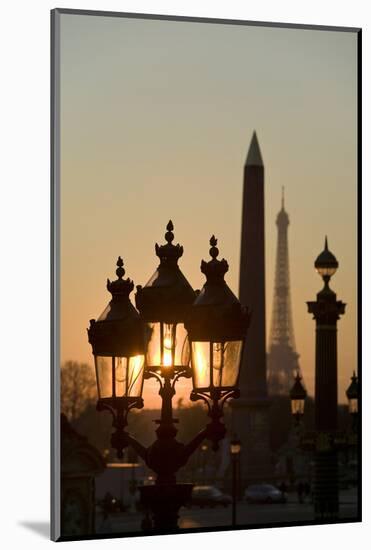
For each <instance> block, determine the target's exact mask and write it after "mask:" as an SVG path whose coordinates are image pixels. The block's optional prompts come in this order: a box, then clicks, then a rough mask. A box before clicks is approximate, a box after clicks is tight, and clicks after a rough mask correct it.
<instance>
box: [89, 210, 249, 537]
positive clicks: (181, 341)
mask: <svg viewBox="0 0 371 550" xmlns="http://www.w3.org/2000/svg"><path fill="white" fill-rule="evenodd" d="M165 239H166V244H165V245H162V246H159V245H157V244H156V246H155V250H156V254H157V256H158V257H159V259H160V264H159V266H158V268H157V270H156V271H155V273H154V275H153V276H152V277H151V278H150V280H149V281H148V283H147V284H146V285H145V286H144V287H142V286H138V287H137V294H136V306H137V309H138V310H139V312H138V311H137V310H136V309H135V308H134V306H133V305H132V304H131V302H130V300H129V294H130V292H131V290H132V289H133V283H132V281H130V280H129V279H127V280H125V281H124V280H123V279H122V277H123V275H124V273H125V271H124V270H123V267H122V266H123V262H122V260H121V258H119V261H118V264H117V265H118V269H117V271H116V273H117V275H118V280H117V281H114V282H113V283H111V282H110V281H108V283H107V288H108V290H110V292H111V293H112V295H113V298H112V300H111V302H110V304H109V305H108V306H107V308H106V309H105V311H104V312H103V314H102V315H101V316H100V317H99V318H98V320H97V321H95V320H92V321H91V322H90V328H89V330H88V335H89V342H90V343H91V345H92V348H93V354H94V357H95V364H96V375H97V383H98V403H97V408H98V409H99V410H102V409H107V410H109V411H110V412H111V413H112V415H113V425H114V427H116V432H115V433H114V434H113V436H112V438H111V444H112V446H113V447H114V448H116V449H117V453H118V457H119V458H122V451H123V449H124V448H125V447H127V446H128V445H131V447H132V448H133V449H134V450H135V451H136V452H137V454H138V455H139V456H140V457H141V458H142V459H143V460H144V461H145V463H146V464H147V466H148V467H149V468H151V469H152V470H153V471H154V472H155V473H156V483H155V485H148V486H143V487H141V488H140V490H141V501H142V504H143V506H144V507H145V508H146V509H147V510H148V509H149V510H150V512H151V518H150V521H147V522H145V525H146V528H147V529H152V528H153V529H154V530H156V532H173V531H176V530H177V528H178V525H177V520H178V510H179V508H180V507H181V506H182V505H183V504H184V503H185V502H186V501H187V500H188V499H189V497H190V494H191V490H192V484H185V483H183V484H180V483H176V473H177V471H178V470H179V468H181V467H182V466H184V465H185V464H186V463H187V460H188V458H189V457H190V456H191V454H192V453H193V452H194V451H195V450H196V449H197V448H198V446H199V445H200V444H201V443H202V441H203V440H204V439H209V440H211V441H212V442H213V448H214V449H216V448H217V447H218V442H219V441H220V439H222V438H223V437H224V435H225V427H224V424H223V423H222V422H221V417H222V416H223V405H224V403H225V402H226V400H227V399H228V398H231V397H238V389H237V383H238V375H239V370H240V365H241V356H242V354H241V351H242V347H243V344H244V341H245V334H246V329H247V324H248V313H247V310H246V309H245V308H244V307H243V306H241V304H240V303H239V302H238V300H237V298H236V297H235V296H234V295H233V293H232V292H231V290H230V289H229V288H228V286H227V285H226V283H225V281H224V274H225V272H226V271H227V270H228V264H227V262H226V261H225V260H222V261H219V260H217V259H216V257H217V255H218V250H217V248H216V239H215V238H213V242H214V241H215V242H214V244H213V245H212V249H210V254H211V255H212V260H211V261H210V262H208V263H206V262H202V264H201V271H203V272H204V273H205V274H206V277H207V282H206V284H205V285H204V287H203V289H202V291H201V292H200V293H199V295H198V296H197V295H196V293H195V292H194V291H193V289H192V287H191V286H190V284H189V283H188V281H187V280H186V278H185V277H184V275H183V274H182V272H181V271H180V268H179V266H178V260H179V258H180V257H181V256H182V254H183V247H182V246H180V245H179V244H177V245H173V244H172V241H173V240H174V234H173V224H172V222H171V221H170V222H169V223H168V225H167V232H166V234H165ZM205 313H206V317H205ZM200 322H203V323H205V326H204V327H203V329H202V330H198V329H199V324H200ZM187 331H188V332H187ZM192 335H193V337H194V336H197V342H195V341H194V338H193V340H192ZM198 344H200V346H201V349H199V346H198ZM206 349H207V350H208V351H209V355H208V356H207V357H206V356H203V355H202V353H201V352H203V351H205V350H206ZM190 362H191V366H190ZM152 377H153V378H155V379H156V380H157V381H158V383H159V385H160V390H159V395H160V397H161V400H162V406H161V415H160V419H159V420H157V421H156V423H157V424H158V428H157V429H156V437H157V438H156V440H155V441H154V442H153V443H152V445H150V446H149V447H148V448H145V447H144V446H143V445H142V444H141V443H140V442H139V441H137V440H136V439H135V438H133V437H132V436H131V435H130V434H129V433H127V432H126V431H125V427H126V426H127V415H128V412H129V411H130V409H131V408H133V407H142V406H143V399H142V389H143V380H144V379H147V378H152ZM181 377H186V378H190V377H192V380H193V391H192V394H191V399H192V400H193V401H195V400H197V399H203V400H204V401H206V403H207V405H208V409H209V417H210V419H211V421H210V423H209V424H208V425H207V426H206V427H205V428H204V429H203V430H202V431H201V432H200V433H199V434H197V435H196V436H195V437H194V438H193V439H192V440H191V441H190V442H189V443H188V444H183V443H180V442H178V441H177V440H176V434H177V429H176V426H175V425H176V423H177V419H174V418H173V407H172V399H173V397H174V395H175V385H176V382H177V381H178V380H179V378H181ZM200 383H201V385H200ZM103 389H104V391H103ZM150 526H151V527H150Z"/></svg>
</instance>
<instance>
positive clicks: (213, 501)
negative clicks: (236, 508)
mask: <svg viewBox="0 0 371 550" xmlns="http://www.w3.org/2000/svg"><path fill="white" fill-rule="evenodd" d="M231 502H232V498H231V497H230V496H229V495H226V494H224V493H222V491H220V489H217V487H213V486H212V485H196V486H195V487H193V489H192V495H191V500H190V502H189V506H199V507H200V508H203V507H204V506H209V507H211V508H213V507H214V506H224V507H227V506H229V505H230V504H231Z"/></svg>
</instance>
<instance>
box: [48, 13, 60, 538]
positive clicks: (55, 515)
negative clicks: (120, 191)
mask: <svg viewBox="0 0 371 550" xmlns="http://www.w3.org/2000/svg"><path fill="white" fill-rule="evenodd" d="M50 18H51V19H50V97H51V102H50V258H51V270H50V302H51V308H50V330H51V335H50V336H51V346H50V403H51V416H50V441H51V449H50V459H51V460H50V462H51V465H50V466H51V467H50V474H51V484H50V489H51V490H50V538H51V540H53V541H58V540H61V532H60V531H61V529H60V524H61V522H60V497H61V492H60V400H59V393H60V383H59V277H60V273H59V271H60V264H59V204H60V203H59V148H58V147H59V136H58V132H59V127H60V124H59V112H60V104H59V92H60V89H59V85H60V80H59V69H60V63H59V60H60V59H59V58H60V51H59V38H60V16H59V13H58V10H51V12H50Z"/></svg>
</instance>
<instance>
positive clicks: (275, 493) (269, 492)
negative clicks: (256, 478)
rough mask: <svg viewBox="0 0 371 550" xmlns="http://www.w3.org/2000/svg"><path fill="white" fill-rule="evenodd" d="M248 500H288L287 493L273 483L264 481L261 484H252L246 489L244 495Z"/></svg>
mask: <svg viewBox="0 0 371 550" xmlns="http://www.w3.org/2000/svg"><path fill="white" fill-rule="evenodd" d="M244 498H245V500H247V502H258V503H267V504H268V503H274V502H286V500H287V499H286V495H285V494H284V493H283V492H282V491H280V490H279V489H277V487H274V486H273V485H268V484H267V483H262V484H260V485H250V486H249V487H248V488H247V489H246V490H245V495H244Z"/></svg>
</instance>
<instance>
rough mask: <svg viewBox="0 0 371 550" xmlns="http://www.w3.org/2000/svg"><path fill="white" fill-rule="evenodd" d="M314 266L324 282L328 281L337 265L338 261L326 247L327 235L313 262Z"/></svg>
mask: <svg viewBox="0 0 371 550" xmlns="http://www.w3.org/2000/svg"><path fill="white" fill-rule="evenodd" d="M314 267H315V268H316V270H317V273H318V274H319V275H321V277H322V278H323V280H324V281H325V282H328V281H329V280H330V279H331V277H332V276H333V275H334V274H335V273H336V270H337V268H338V267H339V262H338V261H337V259H336V257H335V256H334V255H333V253H332V252H330V251H329V249H328V244H327V237H326V238H325V249H324V250H323V251H322V252H321V254H320V255H319V256H318V257H317V259H316V261H315V262H314Z"/></svg>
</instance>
